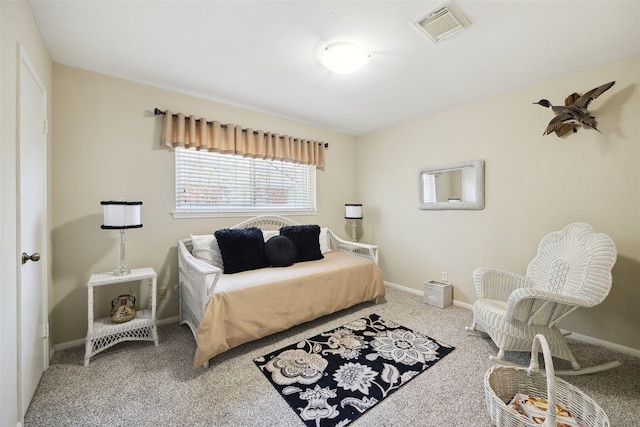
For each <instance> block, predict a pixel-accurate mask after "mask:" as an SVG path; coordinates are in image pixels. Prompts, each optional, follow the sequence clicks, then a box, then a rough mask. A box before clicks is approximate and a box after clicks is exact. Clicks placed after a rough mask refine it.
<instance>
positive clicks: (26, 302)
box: [18, 51, 49, 416]
mask: <svg viewBox="0 0 640 427" xmlns="http://www.w3.org/2000/svg"><path fill="white" fill-rule="evenodd" d="M19 103H20V107H19V114H20V115H19V119H18V120H19V123H20V125H19V126H20V127H19V129H20V134H19V152H18V156H19V172H18V176H19V181H18V209H19V210H18V223H19V233H20V234H19V236H18V242H19V243H20V252H22V254H20V253H19V254H18V257H19V258H20V260H19V262H22V267H21V268H20V273H19V276H18V288H19V292H18V295H19V301H18V318H19V325H18V341H19V343H18V352H19V356H18V360H19V363H20V368H19V371H20V372H19V376H18V381H19V385H18V386H19V388H20V389H21V393H20V394H21V410H22V413H21V416H24V414H25V412H26V411H27V408H28V407H29V403H30V402H31V398H32V397H33V393H34V392H35V390H36V387H37V386H38V382H39V381H40V377H41V376H42V373H43V372H44V370H45V369H46V368H47V366H48V353H49V352H48V346H49V345H48V321H47V269H46V265H47V239H46V224H47V222H46V219H47V210H46V141H47V138H46V132H47V123H46V117H47V115H46V106H47V95H46V90H45V87H44V86H43V85H42V82H41V81H40V79H39V78H38V75H37V74H36V72H35V70H34V68H33V67H32V66H31V64H30V62H29V60H28V58H27V57H26V54H25V52H24V51H22V52H21V61H20V93H19ZM27 257H28V258H27Z"/></svg>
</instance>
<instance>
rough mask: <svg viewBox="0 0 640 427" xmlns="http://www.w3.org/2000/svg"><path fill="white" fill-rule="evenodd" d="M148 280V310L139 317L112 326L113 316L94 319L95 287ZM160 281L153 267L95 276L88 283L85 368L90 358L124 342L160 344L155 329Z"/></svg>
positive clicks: (140, 313) (140, 311)
mask: <svg viewBox="0 0 640 427" xmlns="http://www.w3.org/2000/svg"><path fill="white" fill-rule="evenodd" d="M145 279H147V280H148V283H149V288H150V292H149V307H148V308H147V309H146V310H139V311H137V312H136V317H135V318H133V319H132V320H130V321H128V322H125V323H113V322H112V321H111V318H110V317H104V318H101V319H95V320H94V318H93V291H94V288H95V287H96V286H105V285H113V284H115V283H126V282H134V281H138V280H145ZM157 279H158V275H157V274H156V272H155V270H154V269H153V268H134V269H132V270H131V273H129V274H127V275H125V276H115V275H114V274H113V273H97V274H92V275H91V277H90V278H89V282H88V283H87V290H88V313H87V320H88V325H87V338H86V344H85V352H84V366H89V359H90V358H91V357H93V356H95V355H96V354H98V353H100V352H101V351H103V350H105V349H107V348H109V347H111V346H113V345H115V344H118V343H120V342H122V341H153V342H154V343H155V345H158V331H157V328H156V290H157Z"/></svg>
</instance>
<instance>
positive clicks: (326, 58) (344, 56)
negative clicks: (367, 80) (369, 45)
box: [320, 42, 369, 74]
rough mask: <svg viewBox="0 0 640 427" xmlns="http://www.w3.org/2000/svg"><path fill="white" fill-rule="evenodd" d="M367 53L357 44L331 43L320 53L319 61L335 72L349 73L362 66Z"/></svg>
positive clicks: (365, 60)
mask: <svg viewBox="0 0 640 427" xmlns="http://www.w3.org/2000/svg"><path fill="white" fill-rule="evenodd" d="M368 58H369V53H368V52H367V51H366V50H364V49H363V48H361V47H360V46H358V45H355V44H352V43H346V42H339V43H333V44H330V45H329V46H327V47H326V48H324V50H323V51H322V53H321V54H320V63H321V64H322V65H324V66H325V67H327V68H328V69H329V70H331V71H333V72H334V73H336V74H351V73H355V72H356V71H358V70H359V69H360V68H362V67H363V66H364V64H365V63H366V62H367V59H368Z"/></svg>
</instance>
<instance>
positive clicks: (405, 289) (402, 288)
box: [384, 280, 473, 310]
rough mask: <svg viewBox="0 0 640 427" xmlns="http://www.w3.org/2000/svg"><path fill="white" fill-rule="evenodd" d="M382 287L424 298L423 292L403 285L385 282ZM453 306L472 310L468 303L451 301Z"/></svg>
mask: <svg viewBox="0 0 640 427" xmlns="http://www.w3.org/2000/svg"><path fill="white" fill-rule="evenodd" d="M384 285H385V286H388V287H390V288H395V289H398V290H400V291H403V292H408V293H410V294H414V295H418V296H424V292H423V291H420V290H418V289H414V288H410V287H408V286H405V285H398V284H397V283H392V282H387V281H386V280H385V282H384ZM453 305H455V306H458V307H462V308H466V309H468V310H471V309H472V308H473V306H472V305H471V304H468V303H466V302H462V301H458V300H456V299H454V300H453Z"/></svg>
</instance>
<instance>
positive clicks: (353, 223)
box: [351, 219, 358, 242]
mask: <svg viewBox="0 0 640 427" xmlns="http://www.w3.org/2000/svg"><path fill="white" fill-rule="evenodd" d="M357 227H358V224H357V223H356V220H355V219H352V220H351V241H352V242H357V241H358V238H357V234H356V228H357Z"/></svg>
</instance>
